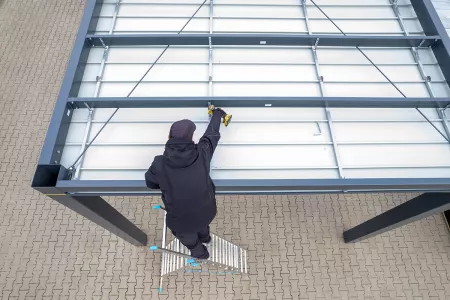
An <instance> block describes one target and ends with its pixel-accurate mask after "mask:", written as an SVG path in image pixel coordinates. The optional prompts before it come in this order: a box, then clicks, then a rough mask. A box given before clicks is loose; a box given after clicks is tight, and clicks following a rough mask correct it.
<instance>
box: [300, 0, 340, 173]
mask: <svg viewBox="0 0 450 300" xmlns="http://www.w3.org/2000/svg"><path fill="white" fill-rule="evenodd" d="M301 1H302V7H303V14H304V15H305V22H306V29H307V30H308V35H311V29H310V26H309V18H308V10H307V8H306V0H301ZM318 44H319V39H317V40H316V44H315V45H314V46H313V47H311V51H312V56H313V59H314V68H315V70H316V74H317V79H318V80H319V88H320V96H321V97H324V95H325V92H324V87H323V77H322V76H321V75H320V68H319V59H318V58H317V45H318ZM324 110H325V115H326V117H327V123H328V129H329V131H330V139H331V142H332V143H333V150H334V151H333V153H334V159H335V161H336V165H337V167H338V172H339V178H344V170H343V168H342V164H341V160H340V156H339V152H338V151H339V150H338V145H337V143H336V139H335V137H334V132H333V121H332V119H331V113H330V109H329V108H328V107H325V108H324ZM317 126H318V128H319V131H320V132H321V130H320V124H319V123H317Z"/></svg>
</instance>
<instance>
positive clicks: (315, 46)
mask: <svg viewBox="0 0 450 300" xmlns="http://www.w3.org/2000/svg"><path fill="white" fill-rule="evenodd" d="M319 40H320V38H317V39H316V42H315V43H314V51H316V50H317V46H318V45H319Z"/></svg>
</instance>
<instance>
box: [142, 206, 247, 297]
mask: <svg viewBox="0 0 450 300" xmlns="http://www.w3.org/2000/svg"><path fill="white" fill-rule="evenodd" d="M153 208H154V209H163V210H164V222H163V230H162V232H163V235H162V242H161V247H158V246H151V247H150V250H161V251H162V253H161V271H160V280H159V289H158V291H159V292H162V287H163V279H164V277H165V276H166V275H169V274H171V273H173V272H176V271H178V270H181V269H183V268H193V267H200V268H201V267H202V266H204V267H205V269H206V270H203V269H202V268H201V269H195V270H194V269H189V270H188V269H185V272H194V273H195V272H207V273H215V274H243V275H248V267H247V250H245V249H243V248H241V247H239V246H237V245H235V244H233V243H230V242H228V241H226V240H224V239H223V238H221V237H218V236H217V235H215V234H212V233H211V234H210V235H211V242H210V243H209V244H207V245H206V247H207V248H208V252H209V258H208V259H197V258H194V257H192V256H190V251H189V249H188V248H186V247H185V246H184V245H183V244H181V242H180V241H179V240H178V239H177V238H176V237H174V239H173V240H172V241H170V242H169V243H167V244H166V235H167V226H166V214H167V213H166V211H165V209H164V208H163V207H162V206H161V205H155V206H154V207H153ZM212 269H215V270H212ZM219 270H223V271H219Z"/></svg>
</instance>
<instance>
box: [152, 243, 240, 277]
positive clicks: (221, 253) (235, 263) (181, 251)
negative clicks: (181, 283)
mask: <svg viewBox="0 0 450 300" xmlns="http://www.w3.org/2000/svg"><path fill="white" fill-rule="evenodd" d="M206 247H207V249H208V252H209V258H208V259H207V260H198V259H189V258H187V257H186V256H188V255H190V251H189V249H187V248H186V247H185V246H184V245H183V244H181V242H180V241H179V240H178V239H177V238H174V239H173V240H172V241H170V242H169V243H168V244H167V245H166V248H165V249H161V250H163V255H162V262H161V263H162V266H163V267H162V272H161V276H164V275H167V274H170V273H172V272H175V271H178V270H180V269H182V268H184V267H186V266H191V267H192V266H193V267H196V266H199V265H205V266H209V267H211V266H215V267H219V268H220V267H222V268H225V269H226V270H228V269H231V270H233V271H236V272H239V273H244V274H246V273H247V250H245V249H242V248H241V247H239V246H237V245H235V244H232V243H230V242H228V241H227V240H225V239H223V238H221V237H218V236H217V235H215V234H211V242H210V243H209V244H206ZM166 249H167V250H170V251H164V250H166Z"/></svg>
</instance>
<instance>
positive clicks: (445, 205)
mask: <svg viewBox="0 0 450 300" xmlns="http://www.w3.org/2000/svg"><path fill="white" fill-rule="evenodd" d="M448 209H450V194H449V193H425V194H422V195H420V196H418V197H415V198H413V199H411V200H409V201H407V202H405V203H403V204H400V205H399V206H396V207H394V208H392V209H390V210H388V211H387V212H384V213H382V214H381V215H378V216H376V217H375V218H372V219H370V220H368V221H366V222H364V223H362V224H360V225H358V226H356V227H354V228H352V229H349V230H347V231H345V232H344V241H345V242H346V243H348V242H357V241H361V240H363V239H366V238H369V237H372V236H375V235H377V234H380V233H383V232H386V231H388V230H391V229H395V228H397V227H400V226H403V225H405V224H408V223H411V222H414V221H417V220H420V219H422V218H426V217H428V216H431V215H433V214H435V213H440V212H444V211H446V210H448Z"/></svg>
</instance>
